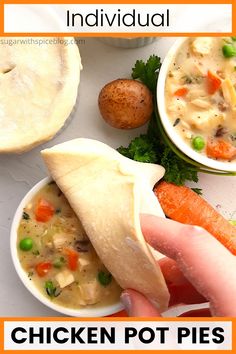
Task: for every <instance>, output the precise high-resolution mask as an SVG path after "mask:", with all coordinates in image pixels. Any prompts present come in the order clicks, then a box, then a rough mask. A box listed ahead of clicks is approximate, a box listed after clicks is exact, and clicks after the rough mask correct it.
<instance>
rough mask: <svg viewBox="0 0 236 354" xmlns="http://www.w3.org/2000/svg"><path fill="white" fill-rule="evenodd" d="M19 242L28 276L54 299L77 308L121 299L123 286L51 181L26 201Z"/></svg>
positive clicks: (58, 302) (22, 262) (107, 303)
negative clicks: (104, 263) (119, 284)
mask: <svg viewBox="0 0 236 354" xmlns="http://www.w3.org/2000/svg"><path fill="white" fill-rule="evenodd" d="M17 248H18V256H19V260H20V263H21V266H22V268H23V269H24V270H25V272H26V273H27V274H28V277H29V279H30V280H31V281H32V282H33V283H34V285H36V287H37V288H38V289H39V291H40V292H41V293H42V294H44V295H45V296H46V297H47V298H49V299H51V301H53V302H55V303H56V304H58V305H61V306H64V307H67V308H74V309H76V308H82V307H84V306H87V307H89V306H103V305H111V304H113V303H116V302H117V301H119V297H120V293H121V288H120V287H119V286H118V284H117V283H116V281H115V280H114V279H113V277H112V275H111V274H110V273H109V272H108V271H107V269H106V268H105V267H104V265H103V264H102V262H101V261H100V259H99V257H98V256H97V254H96V252H95V250H94V248H93V246H92V244H91V242H90V241H89V239H88V237H87V235H86V233H85V231H84V229H83V227H82V225H81V223H80V221H79V219H78V218H77V216H76V215H75V213H74V212H73V210H72V209H71V207H70V205H69V203H68V202H67V200H66V198H65V197H64V195H63V194H62V192H61V191H60V189H59V188H58V187H57V185H56V184H55V183H54V182H51V183H49V184H48V185H46V186H45V187H43V188H42V189H41V190H40V191H39V192H38V193H37V194H36V195H35V197H34V198H33V199H32V200H31V202H29V203H28V205H26V207H25V209H24V212H23V214H22V219H21V222H20V225H19V228H18V240H17Z"/></svg>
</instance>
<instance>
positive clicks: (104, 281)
mask: <svg viewBox="0 0 236 354" xmlns="http://www.w3.org/2000/svg"><path fill="white" fill-rule="evenodd" d="M98 281H99V283H100V284H101V285H102V286H107V285H109V284H110V283H111V281H112V275H111V274H110V273H106V272H103V271H101V272H98Z"/></svg>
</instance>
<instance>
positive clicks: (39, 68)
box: [0, 37, 81, 153]
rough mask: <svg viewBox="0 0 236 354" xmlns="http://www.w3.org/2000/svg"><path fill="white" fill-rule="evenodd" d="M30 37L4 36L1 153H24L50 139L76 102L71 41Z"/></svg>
mask: <svg viewBox="0 0 236 354" xmlns="http://www.w3.org/2000/svg"><path fill="white" fill-rule="evenodd" d="M32 39H33V38H23V37H18V38H13V37H11V38H2V43H1V51H0V153H15V152H16V153H20V152H24V151H27V150H30V149H32V148H33V147H34V146H36V145H39V144H41V143H43V142H45V141H47V140H49V139H51V138H52V137H53V136H54V135H55V134H56V133H57V132H58V131H59V130H60V128H61V127H62V126H63V124H64V123H65V121H66V119H67V118H68V116H69V115H70V113H71V111H72V109H73V106H74V104H75V102H76V98H77V90H78V85H79V80H80V70H81V60H80V54H79V50H78V47H77V45H76V44H75V42H74V41H73V39H72V38H63V37H60V38H50V37H48V38H40V39H42V40H45V42H44V43H43V44H41V45H39V44H37V43H36V41H30V40H32ZM59 39H60V41H59ZM10 43H12V45H10ZM66 43H68V44H66Z"/></svg>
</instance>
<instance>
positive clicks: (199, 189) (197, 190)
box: [191, 188, 202, 195]
mask: <svg viewBox="0 0 236 354" xmlns="http://www.w3.org/2000/svg"><path fill="white" fill-rule="evenodd" d="M191 189H192V191H194V192H195V193H197V194H198V195H202V189H201V188H191Z"/></svg>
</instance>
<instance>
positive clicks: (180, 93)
mask: <svg viewBox="0 0 236 354" xmlns="http://www.w3.org/2000/svg"><path fill="white" fill-rule="evenodd" d="M188 91H189V89H187V87H181V88H179V89H178V90H177V91H175V93H174V95H175V96H178V97H183V96H186V95H187V93H188Z"/></svg>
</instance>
